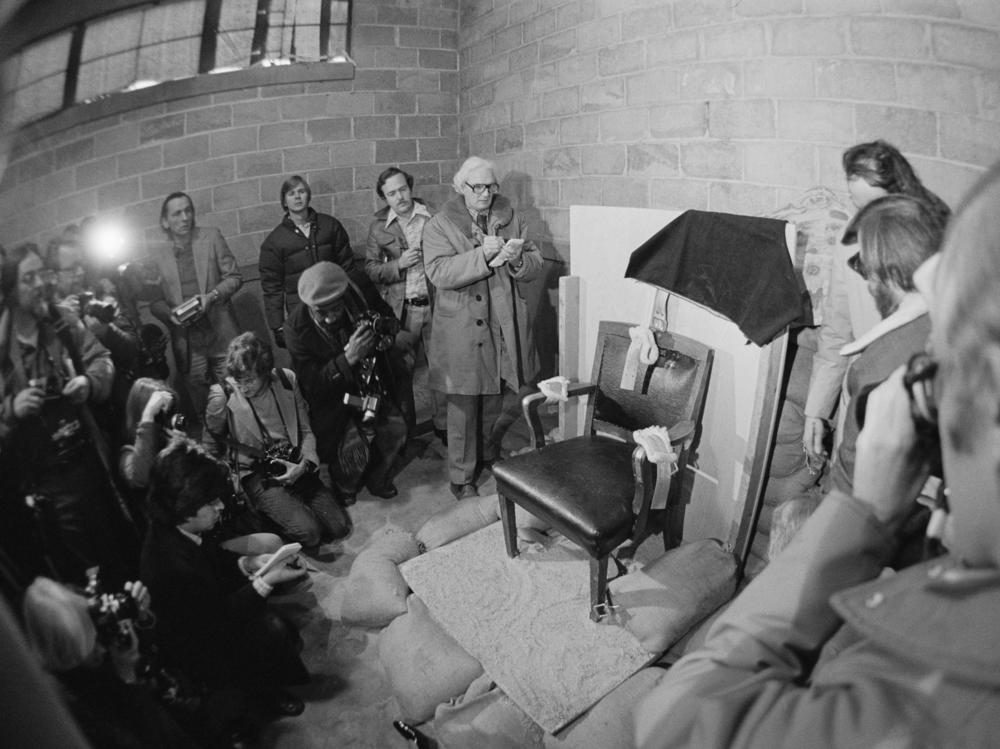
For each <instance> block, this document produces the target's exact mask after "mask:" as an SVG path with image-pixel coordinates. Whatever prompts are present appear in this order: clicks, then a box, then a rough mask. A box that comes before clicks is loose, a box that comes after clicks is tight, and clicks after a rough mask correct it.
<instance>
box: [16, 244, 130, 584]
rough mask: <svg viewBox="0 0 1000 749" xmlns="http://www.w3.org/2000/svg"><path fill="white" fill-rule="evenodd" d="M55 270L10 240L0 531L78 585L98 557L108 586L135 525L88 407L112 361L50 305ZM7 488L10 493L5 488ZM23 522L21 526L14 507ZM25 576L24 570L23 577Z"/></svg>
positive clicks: (99, 395) (39, 567)
mask: <svg viewBox="0 0 1000 749" xmlns="http://www.w3.org/2000/svg"><path fill="white" fill-rule="evenodd" d="M55 281H56V274H55V273H54V272H53V271H51V270H49V269H46V268H45V267H44V265H43V263H42V259H41V257H40V256H39V254H38V250H37V247H36V246H35V245H33V244H27V245H21V246H19V247H17V248H15V249H14V250H13V251H12V252H11V253H9V256H8V258H7V261H6V262H5V263H4V267H3V285H4V287H5V288H4V292H5V293H4V296H5V298H6V300H7V306H6V308H5V309H4V310H3V313H2V315H0V379H2V383H3V399H4V402H5V408H4V409H3V410H2V411H3V418H4V420H5V423H4V425H3V428H2V431H3V432H4V435H5V451H6V453H7V454H6V455H5V466H6V468H5V472H7V471H9V472H10V473H12V474H14V475H13V476H5V481H4V483H5V486H8V487H11V490H10V492H8V496H6V497H4V499H5V500H7V501H12V502H16V503H17V504H18V505H20V507H18V508H16V509H15V508H6V509H5V511H4V514H5V517H6V519H7V520H6V522H5V524H4V525H5V533H4V538H5V539H6V537H7V536H8V535H9V534H12V533H18V534H24V538H28V537H30V538H31V539H32V541H31V542H30V543H29V544H26V545H25V544H24V543H23V538H22V539H21V540H20V541H19V543H20V544H21V548H24V549H26V550H28V552H29V553H28V554H26V555H25V556H23V557H22V558H21V559H19V560H18V561H19V563H21V564H22V565H23V566H26V567H28V568H29V569H32V571H33V572H34V573H35V574H44V575H47V576H50V577H57V578H60V579H62V580H66V581H72V582H79V583H82V582H83V579H84V572H85V570H86V569H87V568H88V567H91V566H94V565H95V564H99V565H100V566H101V569H102V570H104V574H105V577H106V578H107V579H108V580H109V581H114V582H116V583H118V584H120V583H122V582H124V581H125V580H126V579H128V578H129V577H130V576H131V574H132V573H134V567H135V560H136V557H137V552H138V549H137V538H136V531H135V528H134V526H133V525H132V518H131V513H130V512H129V510H128V508H127V506H126V505H125V504H124V502H123V501H121V497H120V495H119V493H118V491H117V489H116V487H115V486H114V484H113V482H112V476H113V473H112V471H113V468H112V466H111V463H110V456H109V455H108V452H107V448H106V444H105V442H104V439H103V435H102V434H101V433H100V430H99V429H98V428H97V425H96V421H95V419H94V416H93V413H92V412H91V406H93V405H95V404H100V403H102V402H103V401H104V400H106V399H107V397H108V394H109V392H110V389H111V383H112V379H113V377H114V366H113V365H112V362H111V357H110V355H109V353H108V351H107V349H105V348H104V347H103V346H102V345H101V344H100V343H99V342H98V341H97V340H96V339H95V338H94V336H93V334H92V333H91V332H90V331H89V330H88V329H87V328H86V327H85V326H84V325H83V324H82V323H81V322H80V320H79V318H76V317H74V316H73V315H71V314H68V313H66V312H64V311H60V310H59V309H58V307H57V306H56V305H55V304H54V303H53V298H54V289H55ZM11 494H13V495H14V496H10V495H11ZM25 504H27V506H28V507H29V508H30V511H31V513H32V515H33V521H34V522H33V523H31V525H30V526H29V527H27V528H24V527H22V526H21V525H20V524H19V523H18V522H17V520H18V519H22V520H23V519H24V515H23V510H24V505H25ZM28 579H31V578H28Z"/></svg>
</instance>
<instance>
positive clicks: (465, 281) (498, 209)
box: [423, 156, 542, 499]
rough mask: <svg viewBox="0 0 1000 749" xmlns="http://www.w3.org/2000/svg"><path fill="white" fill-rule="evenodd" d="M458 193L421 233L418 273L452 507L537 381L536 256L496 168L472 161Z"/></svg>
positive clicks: (493, 454)
mask: <svg viewBox="0 0 1000 749" xmlns="http://www.w3.org/2000/svg"><path fill="white" fill-rule="evenodd" d="M453 186H454V189H455V192H456V193H457V194H456V195H455V197H453V198H452V199H451V200H449V201H448V202H447V203H446V204H445V205H444V207H443V208H442V209H441V211H440V213H438V214H436V215H435V216H434V217H433V218H432V219H430V221H428V222H427V225H426V226H425V227H424V235H423V243H424V267H425V269H426V271H427V278H428V279H430V281H431V283H432V284H434V288H435V289H436V290H437V294H436V296H435V304H434V316H433V323H432V328H433V330H434V333H433V335H432V336H431V342H430V355H429V356H428V362H429V369H430V378H429V379H430V386H431V388H432V389H434V390H439V391H441V392H443V393H445V394H446V395H447V399H448V405H447V417H448V419H447V420H448V473H449V476H450V479H451V490H452V493H453V494H454V495H455V497H456V498H457V499H464V498H466V497H472V496H475V495H476V494H477V493H478V491H477V490H476V484H475V481H476V471H477V468H478V467H479V466H480V465H491V464H492V462H493V461H494V460H496V459H497V458H499V457H500V440H501V439H502V436H503V435H502V429H503V426H502V424H503V418H502V415H503V413H504V411H505V409H504V405H505V404H504V399H505V397H506V398H507V400H508V402H510V401H513V400H516V398H517V396H518V393H519V391H520V389H521V388H522V387H523V386H524V385H525V384H529V383H531V382H532V380H534V378H535V377H536V376H537V374H538V357H537V354H536V352H535V345H534V342H533V340H532V334H531V321H530V320H529V319H528V305H527V302H526V301H525V299H524V296H523V292H522V284H525V283H528V282H530V281H533V280H534V279H536V278H538V276H539V274H540V272H541V268H542V258H541V253H539V251H538V249H537V248H536V247H535V245H534V244H532V243H531V242H530V241H526V239H525V237H526V234H527V227H526V225H525V222H524V220H523V219H522V218H521V216H519V215H518V214H517V213H516V212H515V211H514V208H513V206H512V205H511V203H510V201H509V200H507V198H505V197H503V196H502V195H500V194H499V191H500V185H499V184H498V180H497V173H496V166H495V165H494V164H493V162H491V161H487V160H485V159H481V158H479V157H478V156H473V157H470V158H468V159H466V160H465V162H464V163H463V164H462V166H461V167H460V168H459V170H458V172H457V173H456V174H455V178H454V180H453Z"/></svg>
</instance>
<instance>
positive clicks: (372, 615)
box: [340, 528, 420, 627]
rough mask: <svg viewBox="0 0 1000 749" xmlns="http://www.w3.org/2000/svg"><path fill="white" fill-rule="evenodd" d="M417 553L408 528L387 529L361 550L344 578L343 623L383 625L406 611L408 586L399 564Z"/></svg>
mask: <svg viewBox="0 0 1000 749" xmlns="http://www.w3.org/2000/svg"><path fill="white" fill-rule="evenodd" d="M418 553H420V552H419V549H418V547H417V540H416V538H414V536H413V534H412V533H410V532H409V531H402V530H398V529H395V528H387V529H385V530H383V532H381V533H379V534H377V535H375V536H373V537H372V540H371V541H370V542H369V543H368V545H367V546H366V547H365V548H364V549H362V550H361V551H360V552H359V553H358V556H357V558H356V559H355V560H354V564H352V565H351V571H350V573H349V574H348V576H347V580H345V581H344V599H343V602H342V604H341V609H340V619H341V621H342V622H344V623H345V624H350V625H355V626H362V627H384V626H385V625H386V624H388V623H389V622H391V621H392V620H393V619H395V618H396V617H397V616H401V615H402V614H405V613H406V596H407V595H409V592H410V586H409V585H407V584H406V580H404V579H403V576H402V575H401V574H400V572H399V565H400V564H401V563H402V562H405V561H406V560H407V559H412V558H413V557H415V556H417V554H418Z"/></svg>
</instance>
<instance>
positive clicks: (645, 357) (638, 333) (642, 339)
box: [621, 325, 660, 390]
mask: <svg viewBox="0 0 1000 749" xmlns="http://www.w3.org/2000/svg"><path fill="white" fill-rule="evenodd" d="M628 334H629V337H630V338H631V339H632V343H631V344H630V345H629V347H628V354H627V355H626V356H625V366H623V367H622V381H621V389H622V390H635V387H636V385H637V384H638V383H639V382H641V380H642V377H641V376H640V373H639V365H640V364H641V365H642V366H643V368H645V367H649V366H651V365H653V364H656V360H657V358H658V357H659V355H660V350H659V348H658V347H657V345H656V336H655V335H653V331H652V330H650V329H649V328H648V327H646V326H643V325H636V326H634V327H631V328H629V329H628ZM643 374H645V372H643Z"/></svg>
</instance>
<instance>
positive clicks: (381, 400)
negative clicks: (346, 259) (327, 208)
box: [284, 262, 413, 504]
mask: <svg viewBox="0 0 1000 749" xmlns="http://www.w3.org/2000/svg"><path fill="white" fill-rule="evenodd" d="M298 293H299V298H300V299H301V301H302V304H300V305H299V306H298V307H296V308H295V310H293V311H292V312H291V313H290V314H289V316H288V318H287V319H286V320H285V325H284V332H285V342H286V344H287V346H288V352H289V354H291V357H292V365H293V367H294V369H295V371H296V373H297V374H298V377H299V384H300V386H301V388H302V392H303V394H304V395H305V398H306V401H308V403H309V415H310V419H311V421H312V427H313V432H314V433H315V434H316V442H317V450H318V453H319V457H320V459H321V460H323V461H324V462H326V463H327V464H328V467H329V470H330V478H331V479H332V480H333V483H334V487H335V489H336V490H337V493H338V496H339V497H340V499H341V501H342V502H343V503H344V504H352V503H353V502H354V497H355V495H356V493H357V492H358V489H359V488H360V486H361V485H362V484H364V485H365V486H366V487H367V488H368V491H369V492H370V493H371V494H373V495H374V496H377V497H383V498H389V497H393V496H395V495H396V493H397V492H396V487H395V486H394V485H393V483H392V478H393V463H394V462H395V459H396V457H397V456H398V455H399V453H400V452H401V451H402V449H403V445H404V444H405V443H406V437H407V433H408V430H409V427H411V426H412V424H413V382H412V362H410V361H409V359H410V357H408V356H407V352H406V351H405V350H404V349H403V348H402V347H400V345H399V344H397V343H396V334H397V333H398V332H399V321H398V320H397V319H396V317H395V316H394V315H393V313H392V309H391V308H390V307H389V306H388V305H387V304H386V303H385V302H384V301H383V300H382V299H381V297H379V296H378V295H377V294H376V293H374V291H371V292H369V293H367V294H366V293H365V292H363V291H362V290H361V289H360V288H359V287H358V286H356V285H355V284H354V283H353V282H352V281H351V280H350V279H349V278H348V276H347V273H345V272H344V270H343V268H341V267H340V266H339V265H336V264H335V263H331V262H320V263H316V264H315V265H313V266H311V267H310V268H308V269H306V270H305V271H304V272H303V273H302V276H301V277H300V278H299V284H298ZM345 401H346V402H345Z"/></svg>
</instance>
